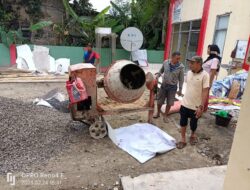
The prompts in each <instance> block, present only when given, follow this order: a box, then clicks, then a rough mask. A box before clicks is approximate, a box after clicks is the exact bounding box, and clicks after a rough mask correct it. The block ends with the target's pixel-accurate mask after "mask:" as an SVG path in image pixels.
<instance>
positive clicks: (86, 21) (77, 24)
mask: <svg viewBox="0 0 250 190" xmlns="http://www.w3.org/2000/svg"><path fill="white" fill-rule="evenodd" d="M63 5H64V7H65V10H66V12H67V13H68V14H69V15H70V16H71V18H72V20H70V21H69V23H68V24H67V25H68V30H69V33H70V34H71V35H72V34H73V35H74V36H75V35H76V32H78V33H79V34H80V35H81V36H82V37H83V38H85V39H86V40H87V41H90V42H93V41H94V39H95V28H96V27H111V28H112V30H113V32H119V31H121V30H122V29H124V25H122V24H119V22H116V20H115V19H112V18H110V17H109V16H107V15H106V13H107V12H108V11H109V9H110V6H108V7H106V8H104V9H103V10H102V11H101V12H100V13H98V14H97V15H96V16H95V17H85V16H78V15H77V14H76V13H75V11H74V10H73V9H72V8H71V6H70V5H69V1H68V0H63ZM72 26H74V27H72Z"/></svg>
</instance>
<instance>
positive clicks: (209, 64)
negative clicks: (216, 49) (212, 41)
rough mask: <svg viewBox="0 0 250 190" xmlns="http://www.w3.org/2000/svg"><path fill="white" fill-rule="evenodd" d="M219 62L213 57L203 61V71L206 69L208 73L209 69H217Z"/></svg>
mask: <svg viewBox="0 0 250 190" xmlns="http://www.w3.org/2000/svg"><path fill="white" fill-rule="evenodd" d="M219 63H220V61H219V59H217V58H213V59H210V60H209V61H207V62H206V63H204V64H203V65H202V67H203V69H204V70H205V71H207V73H209V74H210V72H211V69H216V70H217V69H218V65H219Z"/></svg>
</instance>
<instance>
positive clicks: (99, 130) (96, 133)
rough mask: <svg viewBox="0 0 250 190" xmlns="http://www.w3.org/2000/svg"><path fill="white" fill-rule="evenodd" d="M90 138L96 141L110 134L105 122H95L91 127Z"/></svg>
mask: <svg viewBox="0 0 250 190" xmlns="http://www.w3.org/2000/svg"><path fill="white" fill-rule="evenodd" d="M89 133H90V136H91V137H92V138H94V139H101V138H104V137H105V136H106V135H107V134H108V130H107V124H106V123H105V121H95V122H94V123H93V124H91V125H90V127H89Z"/></svg>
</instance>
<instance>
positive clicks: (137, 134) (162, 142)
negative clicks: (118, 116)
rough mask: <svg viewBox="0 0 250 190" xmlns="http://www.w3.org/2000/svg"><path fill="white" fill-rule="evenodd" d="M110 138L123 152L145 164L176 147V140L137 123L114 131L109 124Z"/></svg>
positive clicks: (153, 128) (157, 130) (156, 129)
mask: <svg viewBox="0 0 250 190" xmlns="http://www.w3.org/2000/svg"><path fill="white" fill-rule="evenodd" d="M108 132H109V138H110V139H111V140H112V141H113V142H114V143H115V144H116V145H117V146H118V147H120V148H121V149H122V150H124V151H126V152H127V153H129V154H130V155H131V156H133V157H134V158H136V159H137V160H138V161H139V162H140V163H144V162H146V161H148V160H150V159H151V158H153V157H154V156H155V155H156V153H165V152H168V151H170V150H172V149H174V148H175V147H176V146H175V143H176V141H175V139H174V138H173V137H171V136H170V135H168V134H167V133H166V132H164V131H162V130H161V129H159V128H158V127H156V126H154V125H151V124H149V123H137V124H134V125H130V126H127V127H122V128H118V129H112V127H111V126H110V125H109V124H108Z"/></svg>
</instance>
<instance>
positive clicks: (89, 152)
mask: <svg viewBox="0 0 250 190" xmlns="http://www.w3.org/2000/svg"><path fill="white" fill-rule="evenodd" d="M64 86H65V85H64V83H20V84H17V83H13V84H7V83H6V84H0V96H3V97H8V98H14V99H18V100H22V101H24V102H28V103H31V102H32V101H33V100H34V99H35V98H37V97H41V96H43V95H44V94H46V93H47V92H49V91H50V90H52V89H54V88H58V89H60V90H61V91H62V92H64V93H65V88H64ZM48 109H49V108H48ZM1 111H4V110H1ZM105 118H106V120H107V121H108V122H109V123H110V124H111V126H112V127H113V128H118V127H123V126H128V125H130V124H134V123H138V122H147V112H139V113H131V114H126V115H112V116H105ZM68 120H69V122H70V118H69V119H68ZM178 121H179V114H172V115H170V116H169V122H168V123H164V122H163V120H162V118H158V119H157V120H154V124H155V125H156V126H158V127H159V128H160V129H162V130H164V131H166V132H167V133H168V134H169V135H171V136H173V137H174V138H176V140H177V141H178V140H179V139H180V133H179V130H178V128H177V126H176V124H178ZM58 122H60V121H58ZM64 127H65V130H68V131H69V133H72V134H71V138H72V139H71V140H72V143H71V144H70V146H69V147H68V148H65V149H64V150H62V151H61V152H60V153H58V154H57V155H56V156H53V157H52V158H50V159H48V160H46V161H45V162H42V163H38V164H37V163H36V164H31V165H30V166H29V168H28V169H29V172H32V173H39V174H40V173H44V174H52V175H55V177H54V178H53V182H51V180H50V181H49V183H50V184H45V183H44V184H43V181H42V182H41V181H40V182H37V181H33V185H32V184H31V185H25V184H21V177H20V176H19V177H18V174H20V172H22V171H16V172H13V175H17V178H16V185H15V186H10V185H9V184H8V183H7V182H6V175H0V189H4V190H5V189H60V190H66V189H67V190H68V189H69V190H73V189H98V190H107V189H110V190H113V189H116V187H117V188H118V189H121V187H120V181H119V178H120V177H121V176H127V175H130V176H132V177H135V176H138V175H141V174H144V173H151V172H163V171H173V170H182V169H191V168H199V167H208V166H214V165H222V164H223V165H224V164H227V162H228V157H229V154H230V149H231V145H232V141H233V136H234V131H235V128H234V127H233V125H230V126H228V127H219V126H216V125H215V118H214V116H211V115H210V114H209V112H208V113H205V114H204V115H203V117H202V118H201V119H200V121H199V127H198V129H197V134H198V137H199V143H198V144H197V145H195V146H191V145H189V144H188V145H187V147H186V148H184V149H182V150H178V149H174V150H172V151H170V152H168V153H165V154H162V155H157V156H156V157H155V158H153V159H151V160H150V161H148V162H146V163H144V164H140V163H139V162H138V161H137V160H135V159H134V158H133V157H131V156H130V155H129V154H127V153H126V152H124V151H123V150H121V149H120V148H118V147H117V146H116V145H115V144H114V143H113V142H112V141H111V140H110V139H109V138H108V137H105V138H104V139H100V140H95V139H92V138H91V137H90V135H89V133H88V128H87V127H86V126H85V127H84V126H80V127H76V128H74V127H73V128H70V130H69V129H68V128H69V125H68V122H67V123H65V125H64ZM188 132H189V130H188ZM0 162H1V161H0ZM22 178H23V176H22ZM29 179H32V180H33V179H34V180H36V178H29Z"/></svg>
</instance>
